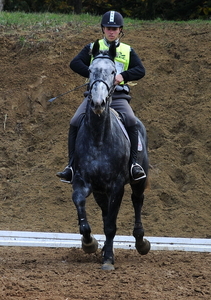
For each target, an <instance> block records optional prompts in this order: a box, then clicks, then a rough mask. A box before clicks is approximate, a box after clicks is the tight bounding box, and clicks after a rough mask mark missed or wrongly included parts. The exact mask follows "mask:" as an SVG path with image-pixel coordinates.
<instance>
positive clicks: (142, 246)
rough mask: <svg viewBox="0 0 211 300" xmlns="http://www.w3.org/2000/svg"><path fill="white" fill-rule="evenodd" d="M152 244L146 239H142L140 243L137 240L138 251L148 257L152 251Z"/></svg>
mask: <svg viewBox="0 0 211 300" xmlns="http://www.w3.org/2000/svg"><path fill="white" fill-rule="evenodd" d="M150 247H151V245H150V242H149V241H148V240H146V239H141V240H140V241H139V240H138V239H136V250H137V251H138V253H139V254H141V255H146V254H147V253H148V252H149V250H150Z"/></svg>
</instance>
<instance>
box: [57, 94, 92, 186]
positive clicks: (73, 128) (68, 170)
mask: <svg viewBox="0 0 211 300" xmlns="http://www.w3.org/2000/svg"><path fill="white" fill-rule="evenodd" d="M86 106H87V98H85V99H84V101H83V102H82V103H81V105H80V106H79V107H78V109H77V110H76V112H75V114H74V116H73V118H72V119H71V121H70V129H69V135H68V155H69V161H68V165H67V166H66V167H65V169H64V170H63V171H62V172H58V173H57V174H56V175H57V176H58V177H60V178H61V179H63V180H65V181H67V182H69V183H72V180H73V175H74V172H73V161H74V152H75V141H76V137H77V133H78V127H79V125H80V123H81V121H82V119H83V117H84V115H85V112H86Z"/></svg>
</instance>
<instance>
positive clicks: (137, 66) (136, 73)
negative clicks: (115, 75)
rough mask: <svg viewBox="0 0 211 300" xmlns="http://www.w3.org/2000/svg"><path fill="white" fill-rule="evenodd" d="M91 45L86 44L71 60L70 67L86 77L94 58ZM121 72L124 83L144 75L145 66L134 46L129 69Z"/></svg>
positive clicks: (131, 49)
mask: <svg viewBox="0 0 211 300" xmlns="http://www.w3.org/2000/svg"><path fill="white" fill-rule="evenodd" d="M91 45H92V44H88V45H86V46H85V47H84V48H83V49H82V50H81V52H80V53H79V54H78V55H77V56H76V57H75V58H73V60H72V61H71V62H70V68H71V69H72V70H73V71H74V72H76V73H78V74H79V75H81V76H83V77H86V78H89V70H88V68H89V66H90V63H91V58H92V56H91V54H90V49H91ZM120 74H121V75H122V77H123V78H124V83H127V82H128V81H133V80H139V79H141V78H142V77H144V75H145V68H144V66H143V64H142V62H141V60H140V58H139V57H138V55H137V54H136V52H135V51H134V49H133V48H130V61H129V66H128V70H126V71H123V72H122V73H120Z"/></svg>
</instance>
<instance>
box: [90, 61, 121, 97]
mask: <svg viewBox="0 0 211 300" xmlns="http://www.w3.org/2000/svg"><path fill="white" fill-rule="evenodd" d="M102 58H106V59H110V60H111V61H112V62H113V64H114V65H115V63H114V60H113V59H112V58H111V57H110V56H102V57H98V56H96V57H94V59H93V61H94V60H95V59H102ZM115 76H116V68H115V72H114V80H113V85H112V86H111V87H109V86H108V84H107V82H106V81H105V80H103V79H96V80H94V81H93V82H92V84H91V85H90V87H89V95H88V99H89V100H92V88H93V86H94V84H95V83H97V82H102V83H103V84H105V86H106V88H107V91H108V96H107V97H106V101H107V100H108V99H109V98H110V97H111V95H112V94H113V92H114V90H115V88H116V85H115V84H114V82H115Z"/></svg>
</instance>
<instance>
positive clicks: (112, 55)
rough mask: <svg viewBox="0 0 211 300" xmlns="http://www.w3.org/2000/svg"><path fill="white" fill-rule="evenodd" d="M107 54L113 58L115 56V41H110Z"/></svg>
mask: <svg viewBox="0 0 211 300" xmlns="http://www.w3.org/2000/svg"><path fill="white" fill-rule="evenodd" d="M109 55H110V56H111V58H112V59H113V60H114V58H115V57H116V43H115V42H112V43H111V45H110V47H109Z"/></svg>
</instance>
